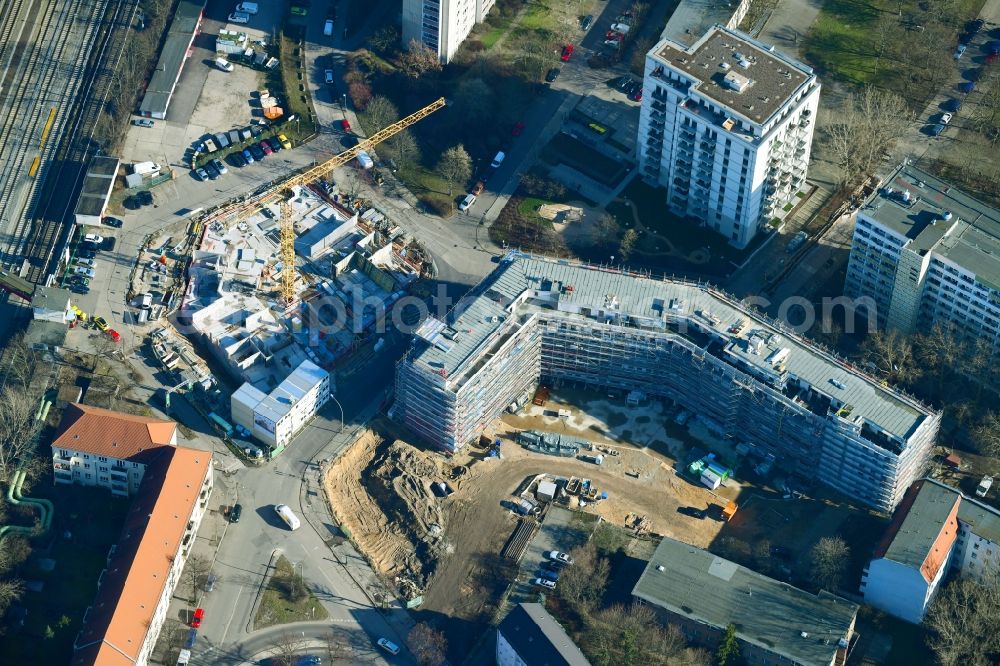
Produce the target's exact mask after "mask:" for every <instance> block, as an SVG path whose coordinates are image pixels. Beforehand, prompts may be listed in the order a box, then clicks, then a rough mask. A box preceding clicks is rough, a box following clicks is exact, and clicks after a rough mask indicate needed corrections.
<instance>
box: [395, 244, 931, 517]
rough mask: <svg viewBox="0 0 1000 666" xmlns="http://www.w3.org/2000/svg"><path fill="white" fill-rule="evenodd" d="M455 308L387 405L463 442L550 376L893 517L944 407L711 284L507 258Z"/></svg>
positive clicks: (434, 323) (400, 373) (457, 444)
mask: <svg viewBox="0 0 1000 666" xmlns="http://www.w3.org/2000/svg"><path fill="white" fill-rule="evenodd" d="M463 308H464V309H463V310H462V311H461V312H452V313H451V314H450V315H449V316H448V317H447V318H446V321H439V320H437V319H435V318H433V317H432V318H429V319H427V320H426V321H425V322H424V323H423V324H422V325H421V327H420V328H419V329H418V330H417V331H416V335H415V339H414V341H413V344H412V347H411V349H410V350H409V352H408V354H407V355H406V356H405V357H404V358H403V359H401V360H400V362H399V364H398V366H397V371H396V403H395V404H394V406H393V409H392V412H391V413H392V415H393V416H394V418H396V419H398V420H399V421H401V422H402V423H405V424H406V425H407V426H409V427H410V428H411V429H412V430H413V431H414V432H415V433H416V434H417V435H419V436H420V437H422V438H424V439H425V440H426V441H427V442H429V443H431V444H433V445H435V446H437V447H439V448H441V449H444V450H446V451H455V450H457V449H459V448H461V447H462V446H464V445H465V444H466V443H468V442H470V441H472V440H474V439H475V438H477V437H478V436H479V435H480V434H481V433H482V432H483V430H484V429H485V428H486V427H487V426H489V425H490V424H491V423H492V422H493V420H494V419H496V418H497V417H498V416H499V415H500V413H501V412H502V411H503V410H504V409H505V408H506V407H508V405H510V404H511V403H513V402H515V401H519V400H521V399H522V398H524V397H525V396H526V395H529V394H530V391H531V390H533V388H534V387H535V386H536V385H537V384H538V383H539V382H540V381H542V382H547V383H552V384H553V385H558V384H562V383H567V384H568V383H575V384H581V385H587V386H591V387H601V388H610V389H618V390H621V391H623V392H624V393H628V392H629V391H632V390H639V391H642V392H644V393H645V394H646V395H647V396H651V397H658V398H662V399H666V400H669V401H672V402H674V403H676V404H678V405H680V406H682V407H683V408H685V409H687V410H689V411H691V412H693V413H694V414H696V415H697V416H698V418H699V419H700V420H701V421H702V422H703V423H704V424H705V425H706V427H708V428H709V429H710V430H713V431H715V432H716V433H718V434H719V435H720V436H723V437H727V438H730V439H733V440H736V441H737V442H745V443H747V444H752V445H753V447H754V448H755V449H756V450H759V451H763V452H769V453H772V454H773V455H775V456H776V457H777V458H778V459H780V460H781V461H782V465H783V466H784V468H785V469H787V470H788V474H789V475H792V476H796V477H798V478H800V479H801V480H802V482H803V483H806V484H809V483H812V482H819V483H822V484H825V485H827V486H830V487H832V488H835V489H837V490H839V491H841V492H843V493H845V494H847V495H849V496H851V497H853V498H855V499H857V500H858V501H860V502H863V503H865V504H868V505H871V506H873V507H877V508H879V509H881V510H883V511H891V510H892V508H893V507H894V506H895V505H896V504H897V503H898V502H899V501H900V499H901V498H902V496H903V493H904V492H905V491H906V488H907V487H909V485H910V484H911V483H912V482H913V481H915V480H916V479H918V478H920V476H921V475H922V473H923V470H924V469H925V467H926V463H927V460H928V458H929V456H930V453H931V449H932V447H933V443H934V438H935V436H936V434H937V431H938V427H939V424H940V414H939V413H937V412H935V411H933V410H931V409H929V408H928V407H926V406H924V405H922V404H920V403H919V402H917V401H916V400H915V399H913V398H911V397H909V396H907V395H905V394H903V393H900V392H898V391H896V390H894V389H892V388H891V387H886V386H883V385H882V384H881V383H880V382H879V380H877V379H875V378H872V377H869V376H867V375H865V374H863V373H862V372H861V371H860V370H859V369H857V368H855V367H853V366H850V365H848V364H847V363H845V362H843V361H841V360H840V359H838V358H836V357H834V356H832V355H831V354H829V353H828V352H826V351H825V350H823V349H822V348H820V347H818V346H815V345H814V344H813V343H811V342H810V341H808V340H806V339H804V338H801V337H799V336H797V335H796V334H795V333H793V332H791V331H789V330H786V329H785V328H784V327H782V326H781V325H780V324H778V323H776V322H772V321H770V320H768V319H765V318H764V317H763V316H762V315H760V314H759V313H757V312H753V311H749V310H747V309H746V308H744V306H743V305H742V304H741V303H739V302H738V301H737V300H735V299H734V298H732V297H730V296H728V295H726V294H724V293H722V292H720V291H718V290H716V289H714V288H712V287H711V286H709V285H706V284H703V283H694V282H686V281H682V280H674V279H670V280H667V279H663V280H658V279H651V278H649V277H646V276H641V275H636V274H631V273H628V272H625V271H619V270H613V269H608V268H606V267H595V266H589V265H586V264H581V263H573V262H569V261H565V260H555V259H549V258H544V257H536V256H531V255H527V254H522V253H518V252H511V253H509V254H508V255H506V256H505V257H504V258H503V259H502V260H501V262H500V264H499V266H498V267H497V268H496V270H494V272H493V273H491V274H490V275H489V276H487V277H486V278H485V279H484V280H483V282H481V283H480V284H479V285H478V286H477V287H475V288H474V289H473V291H472V292H471V293H470V299H469V300H467V302H465V303H463Z"/></svg>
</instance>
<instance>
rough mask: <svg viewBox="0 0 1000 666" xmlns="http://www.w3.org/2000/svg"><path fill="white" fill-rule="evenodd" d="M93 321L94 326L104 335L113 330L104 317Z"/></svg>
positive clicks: (95, 318)
mask: <svg viewBox="0 0 1000 666" xmlns="http://www.w3.org/2000/svg"><path fill="white" fill-rule="evenodd" d="M91 321H93V322H94V326H96V327H97V330H99V331H100V332H102V333H103V332H104V331H106V330H108V329H109V328H111V327H110V326H108V320H107V319H105V318H104V317H94V318H93V319H92V320H91Z"/></svg>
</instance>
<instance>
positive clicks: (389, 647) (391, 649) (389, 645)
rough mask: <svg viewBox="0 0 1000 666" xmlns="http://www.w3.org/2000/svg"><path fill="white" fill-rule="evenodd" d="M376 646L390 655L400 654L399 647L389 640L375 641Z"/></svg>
mask: <svg viewBox="0 0 1000 666" xmlns="http://www.w3.org/2000/svg"><path fill="white" fill-rule="evenodd" d="M375 644H376V645H378V646H379V647H380V648H382V649H383V650H385V651H386V652H388V653H389V654H392V655H396V654H399V646H398V645H396V644H395V643H393V642H392V641H390V640H389V639H388V638H380V639H378V640H377V641H375Z"/></svg>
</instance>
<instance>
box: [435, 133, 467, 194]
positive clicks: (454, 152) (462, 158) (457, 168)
mask: <svg viewBox="0 0 1000 666" xmlns="http://www.w3.org/2000/svg"><path fill="white" fill-rule="evenodd" d="M437 170H438V173H439V174H440V175H441V177H442V178H444V180H445V182H446V183H448V196H452V195H453V193H454V189H455V186H456V185H460V184H462V183H464V182H465V181H467V180H469V178H470V177H471V176H472V158H471V157H469V153H467V152H465V147H464V146H463V145H462V144H458V145H456V146H452V147H451V148H448V149H447V150H445V151H444V152H443V153H441V159H440V160H439V161H438V167H437Z"/></svg>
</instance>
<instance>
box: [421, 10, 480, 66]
mask: <svg viewBox="0 0 1000 666" xmlns="http://www.w3.org/2000/svg"><path fill="white" fill-rule="evenodd" d="M493 4H494V0H403V48H407V47H408V46H409V44H410V41H411V40H416V41H418V42H420V43H422V44H423V45H424V46H426V47H427V48H429V49H430V50H432V51H434V52H435V53H437V54H438V57H439V58H440V59H441V62H442V63H447V62H448V61H449V60H451V58H452V56H454V55H455V52H456V51H458V47H459V46H461V45H462V42H463V41H465V38H466V37H468V36H469V33H470V32H472V28H473V26H475V25H476V24H477V23H482V22H483V21H484V20H486V15H487V14H488V13H489V11H490V9H492V8H493Z"/></svg>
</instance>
